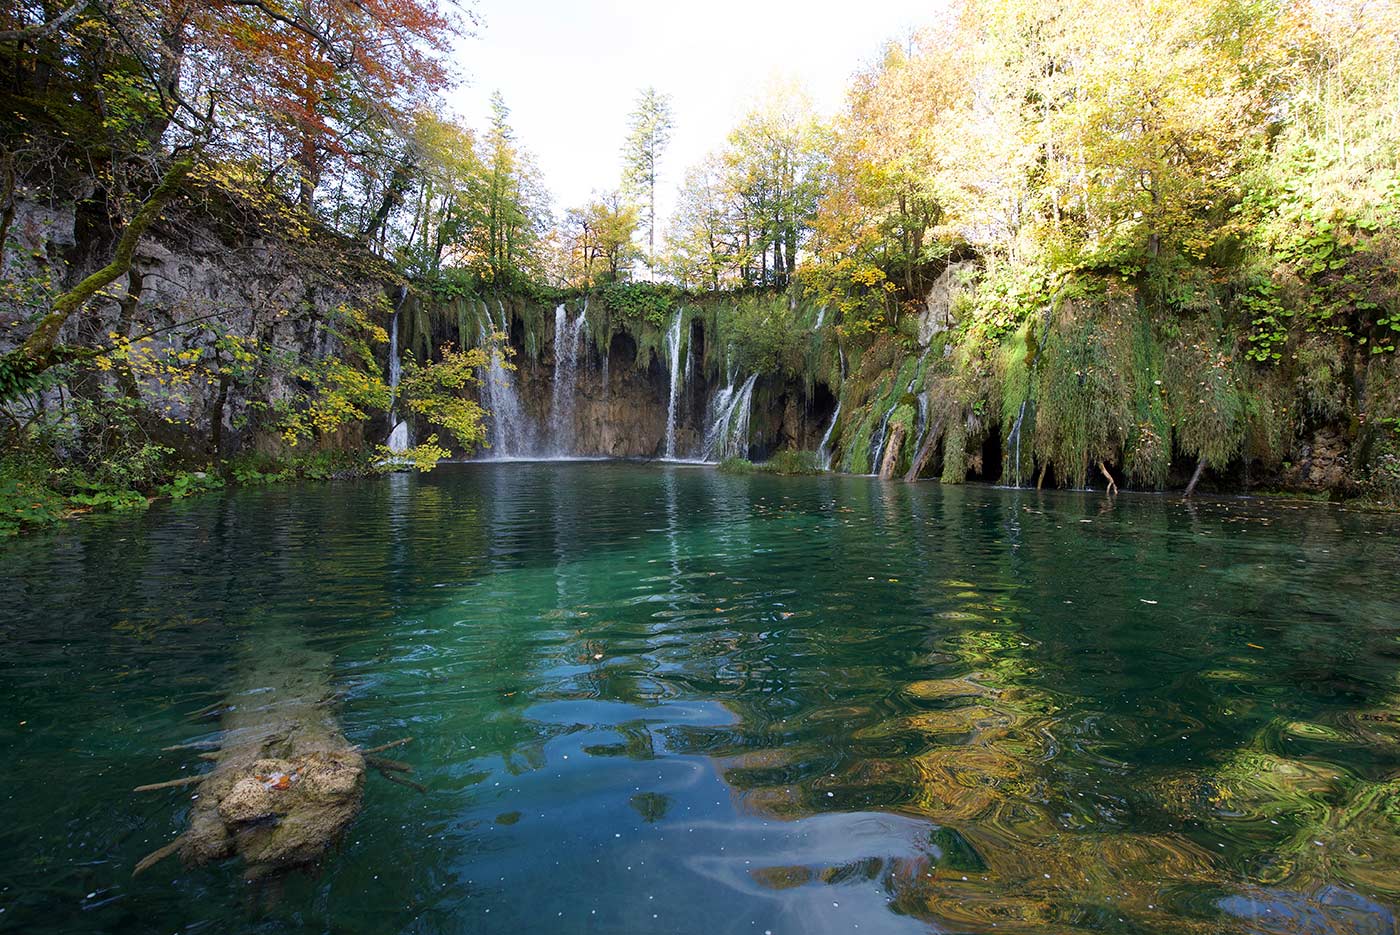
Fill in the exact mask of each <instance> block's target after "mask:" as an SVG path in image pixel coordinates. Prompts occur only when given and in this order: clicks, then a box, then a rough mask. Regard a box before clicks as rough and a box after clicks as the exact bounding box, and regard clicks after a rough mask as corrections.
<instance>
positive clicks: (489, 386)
mask: <svg viewBox="0 0 1400 935" xmlns="http://www.w3.org/2000/svg"><path fill="white" fill-rule="evenodd" d="M498 305H499V306H500V312H501V321H500V325H499V326H498V325H497V324H496V322H494V321H492V320H491V309H490V306H489V305H486V304H485V303H484V302H483V304H482V311H483V315H482V317H483V318H484V319H485V320H484V321H483V322H482V324H481V329H480V332H479V338H480V341H481V346H482V347H483V348H485V349H486V350H487V352H488V359H489V361H490V363H489V364H488V365H487V370H486V379H485V380H484V381H482V384H481V402H482V406H483V407H484V408H485V409H486V411H487V412H489V413H490V415H491V418H490V425H491V431H490V442H491V455H490V456H491V457H492V458H495V459H502V458H520V457H527V456H528V455H529V454H530V453H531V452H532V451H533V450H534V438H533V433H532V432H531V431H530V423H529V422H528V421H526V419H525V410H524V408H523V407H522V406H521V405H520V396H519V394H517V393H516V390H515V384H514V383H513V382H512V381H511V378H510V372H509V371H508V370H506V368H505V364H504V360H503V357H502V355H501V354H500V353H499V352H498V349H497V348H496V346H495V343H494V342H493V341H492V338H491V333H490V332H491V331H492V330H499V331H501V332H505V333H509V331H510V322H509V320H508V319H507V318H506V309H505V303H503V302H501V303H498ZM488 324H489V329H488Z"/></svg>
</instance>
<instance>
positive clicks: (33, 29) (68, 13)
mask: <svg viewBox="0 0 1400 935" xmlns="http://www.w3.org/2000/svg"><path fill="white" fill-rule="evenodd" d="M87 5H88V0H78V2H77V3H75V4H73V5H72V6H70V7H69V8H68V9H66V10H64V11H63V12H62V13H60V14H58V15H57V16H55V17H54V18H53V19H51V20H49V21H48V22H47V23H40V24H39V25H37V26H28V27H26V28H24V29H7V30H3V31H0V42H36V41H38V40H40V39H47V38H48V37H49V36H52V35H53V34H54V33H56V32H58V31H59V30H60V29H62V28H63V25H64V24H65V23H67V22H68V21H69V20H71V19H72V18H73V17H75V16H77V15H78V14H79V13H81V12H82V11H83V9H84V8H85V7H86V6H87Z"/></svg>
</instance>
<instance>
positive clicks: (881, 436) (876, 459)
mask: <svg viewBox="0 0 1400 935" xmlns="http://www.w3.org/2000/svg"><path fill="white" fill-rule="evenodd" d="M927 359H928V351H924V354H923V356H922V357H920V358H919V363H918V365H917V366H916V367H915V368H914V376H913V377H911V378H910V380H909V385H908V386H906V387H905V388H904V392H905V395H908V394H910V393H912V392H914V387H915V386H917V385H918V383H919V377H920V375H922V374H923V372H924V361H926V360H927ZM919 400H920V402H919V418H920V424H919V426H917V427H916V430H915V432H914V440H915V444H916V445H917V443H918V439H919V436H920V435H922V434H923V425H922V423H923V421H924V416H925V415H926V409H927V403H926V402H925V401H924V398H923V394H920V395H919ZM898 408H899V400H897V399H896V400H895V401H894V403H893V404H892V405H891V406H890V408H889V409H888V410H887V411H886V412H885V415H884V418H882V419H881V420H880V428H879V431H877V432H876V433H875V435H874V436H873V437H872V438H871V440H870V470H871V473H874V474H878V473H880V463H881V461H883V460H884V457H885V443H886V442H888V441H889V427H890V419H891V418H893V417H894V411H895V410H896V409H898Z"/></svg>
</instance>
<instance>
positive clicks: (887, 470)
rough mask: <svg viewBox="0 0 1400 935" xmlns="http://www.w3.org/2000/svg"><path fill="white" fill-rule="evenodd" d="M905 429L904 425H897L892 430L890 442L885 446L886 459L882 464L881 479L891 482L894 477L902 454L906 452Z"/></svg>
mask: <svg viewBox="0 0 1400 935" xmlns="http://www.w3.org/2000/svg"><path fill="white" fill-rule="evenodd" d="M904 433H905V428H904V425H903V424H902V423H898V422H897V423H895V424H894V425H893V426H892V427H891V428H890V440H889V442H888V443H887V444H886V445H885V457H884V460H882V461H881V462H880V479H881V480H889V479H890V478H891V477H894V469H895V467H897V466H898V465H899V455H900V452H901V451H903V450H904Z"/></svg>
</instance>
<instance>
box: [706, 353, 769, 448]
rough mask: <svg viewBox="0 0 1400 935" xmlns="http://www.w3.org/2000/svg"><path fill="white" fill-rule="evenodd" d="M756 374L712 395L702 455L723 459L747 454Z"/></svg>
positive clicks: (756, 379) (731, 383) (756, 380)
mask: <svg viewBox="0 0 1400 935" xmlns="http://www.w3.org/2000/svg"><path fill="white" fill-rule="evenodd" d="M756 382H758V374H756V373H755V374H753V375H752V376H750V377H749V378H748V379H747V380H745V381H744V383H743V385H742V386H740V387H739V388H738V389H737V390H736V389H735V388H734V383H733V382H732V381H731V382H730V384H729V385H728V386H726V387H724V388H723V389H722V390H720V391H719V392H718V393H716V394H715V397H714V399H712V400H711V401H710V419H709V427H708V428H707V429H706V430H705V447H704V455H703V458H704V460H706V461H723V460H724V459H726V458H738V457H746V456H747V455H748V453H749V410H750V404H751V403H752V401H753V387H754V384H755V383H756Z"/></svg>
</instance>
